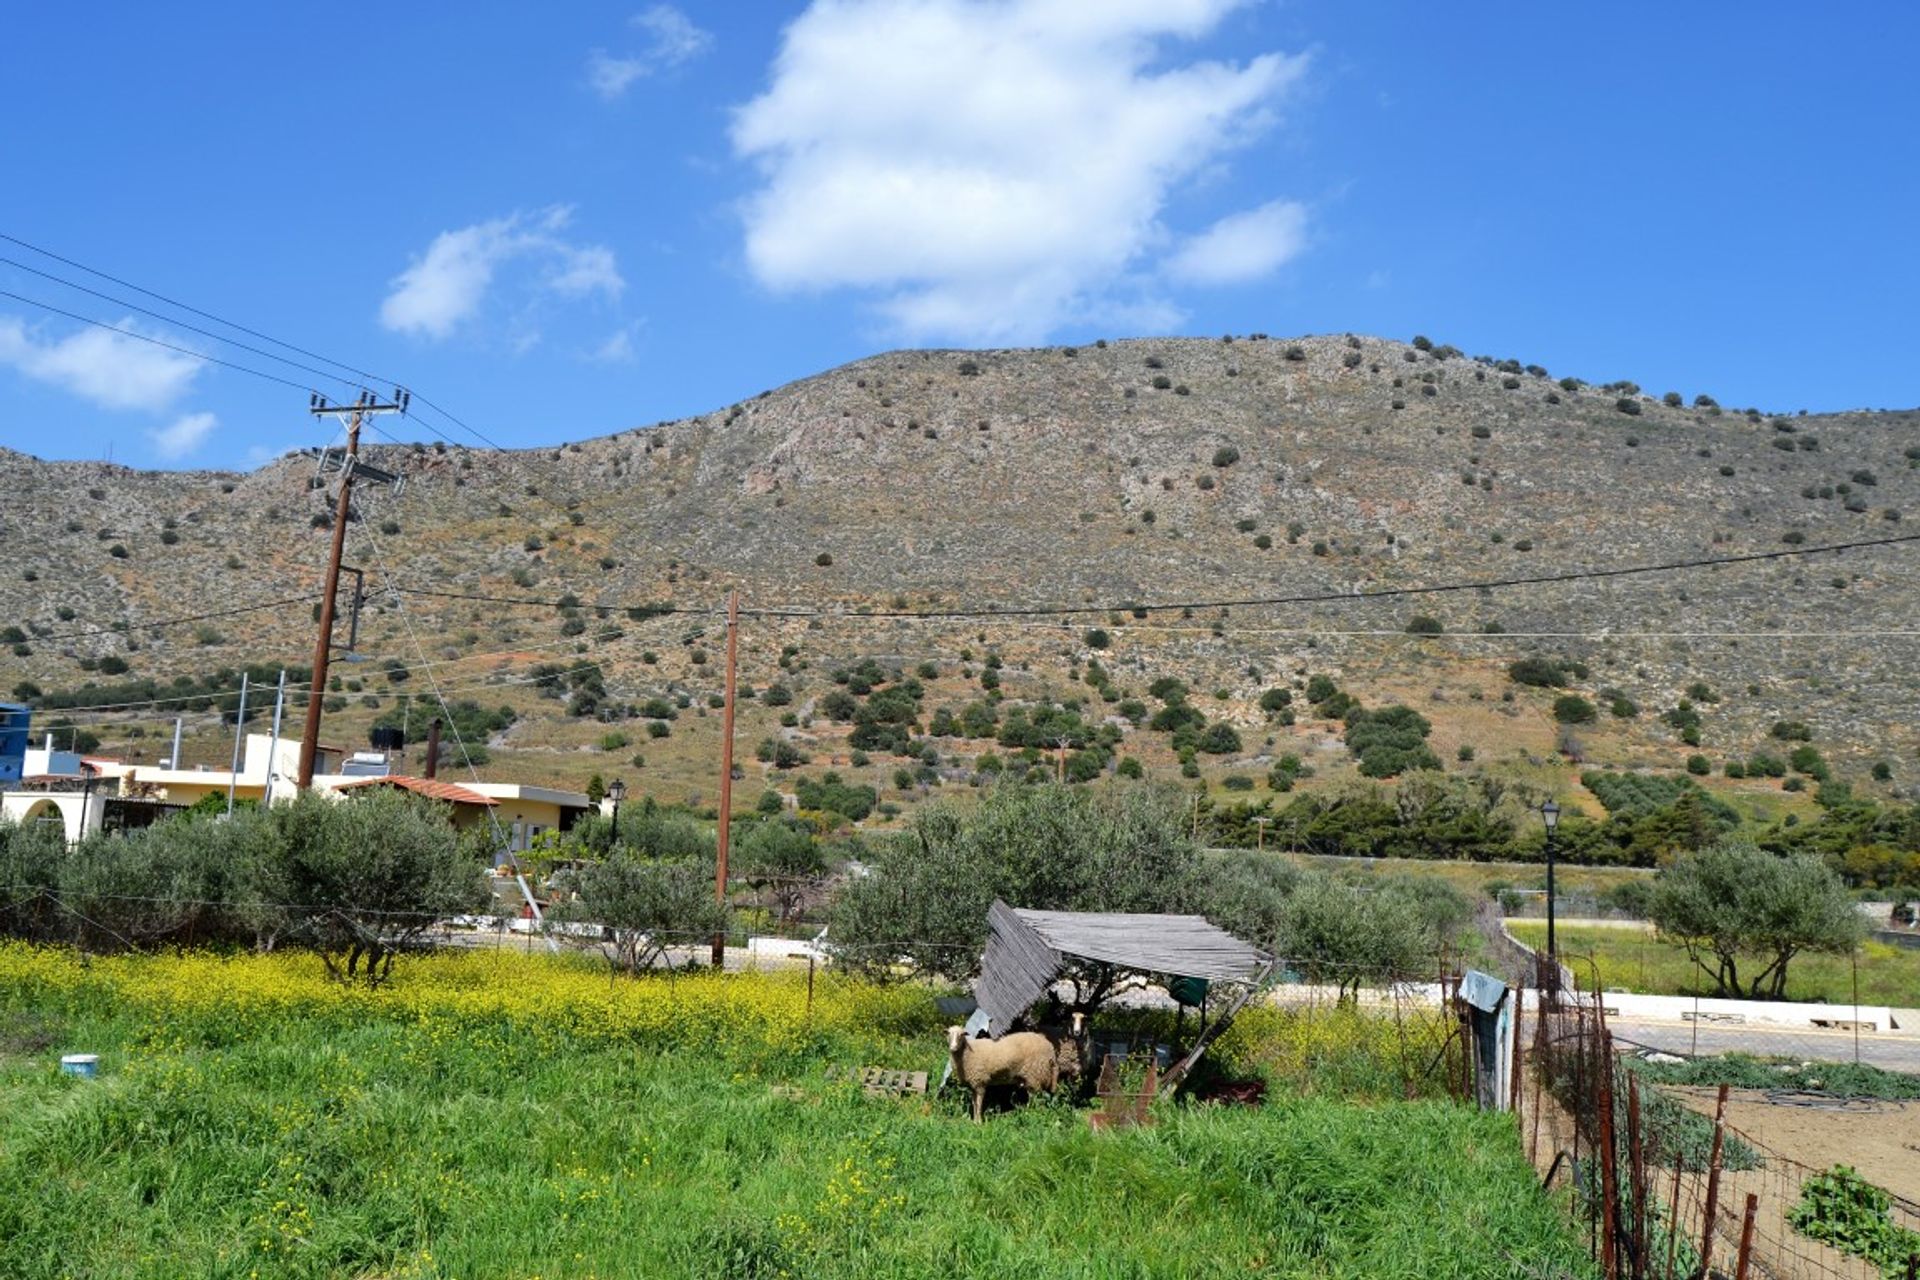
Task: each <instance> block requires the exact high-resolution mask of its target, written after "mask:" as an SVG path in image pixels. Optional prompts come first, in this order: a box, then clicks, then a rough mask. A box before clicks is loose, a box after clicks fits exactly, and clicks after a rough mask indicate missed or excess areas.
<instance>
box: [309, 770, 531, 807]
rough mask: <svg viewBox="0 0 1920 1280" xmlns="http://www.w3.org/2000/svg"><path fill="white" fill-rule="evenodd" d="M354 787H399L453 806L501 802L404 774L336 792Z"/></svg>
mask: <svg viewBox="0 0 1920 1280" xmlns="http://www.w3.org/2000/svg"><path fill="white" fill-rule="evenodd" d="M353 787H399V788H401V789H403V790H406V791H411V792H413V794H415V795H417V796H425V797H426V798H427V799H429V800H445V801H448V802H450V803H452V804H477V805H495V804H498V803H499V801H497V800H495V799H493V797H491V796H483V795H481V794H480V793H479V792H478V791H473V790H470V789H469V788H467V787H463V786H461V785H460V784H459V783H457V782H442V781H440V779H438V778H409V777H407V776H405V775H404V774H397V773H395V774H389V775H387V776H386V777H384V778H358V779H356V780H354V781H352V782H343V783H341V784H340V785H339V786H337V787H335V788H334V790H335V791H346V790H349V789H351V788H353Z"/></svg>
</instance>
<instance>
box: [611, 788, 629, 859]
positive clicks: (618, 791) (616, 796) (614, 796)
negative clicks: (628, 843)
mask: <svg viewBox="0 0 1920 1280" xmlns="http://www.w3.org/2000/svg"><path fill="white" fill-rule="evenodd" d="M626 798H627V784H626V783H624V782H622V781H620V779H618V778H615V779H614V780H613V781H612V782H609V783H608V784H607V799H609V800H611V801H613V838H612V840H610V841H609V842H608V843H609V844H619V843H620V802H621V801H622V800H625V799H626Z"/></svg>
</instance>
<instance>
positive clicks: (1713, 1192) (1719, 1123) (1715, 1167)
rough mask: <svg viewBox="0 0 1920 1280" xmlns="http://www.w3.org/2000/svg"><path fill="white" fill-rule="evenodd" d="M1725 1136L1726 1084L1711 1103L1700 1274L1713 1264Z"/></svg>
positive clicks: (1709, 1270)
mask: <svg viewBox="0 0 1920 1280" xmlns="http://www.w3.org/2000/svg"><path fill="white" fill-rule="evenodd" d="M1726 1137H1727V1086H1726V1085H1724V1084H1723V1085H1721V1086H1720V1095H1719V1097H1718V1098H1716V1099H1715V1100H1714V1104H1713V1153H1712V1154H1711V1155H1709V1156H1708V1157H1707V1211H1706V1214H1705V1215H1704V1217H1705V1226H1703V1227H1702V1228H1701V1230H1700V1274H1701V1275H1703V1276H1704V1275H1709V1274H1711V1272H1712V1264H1713V1218H1714V1215H1715V1214H1716V1213H1718V1212H1719V1211H1720V1147H1721V1144H1722V1143H1724V1142H1725V1141H1726Z"/></svg>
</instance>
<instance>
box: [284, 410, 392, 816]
mask: <svg viewBox="0 0 1920 1280" xmlns="http://www.w3.org/2000/svg"><path fill="white" fill-rule="evenodd" d="M409 399H411V396H410V395H409V394H408V393H407V392H405V391H402V390H400V389H399V388H397V387H396V388H395V389H394V393H393V400H392V402H391V403H388V404H379V403H377V402H376V401H375V399H374V395H373V393H372V392H371V391H362V392H361V393H360V396H359V398H358V399H356V400H355V401H354V402H353V403H352V404H351V405H330V404H328V403H327V402H326V400H325V399H324V398H323V397H321V396H318V395H316V396H314V397H313V398H312V399H311V400H309V401H308V403H307V412H309V413H311V414H312V415H313V416H314V417H316V418H319V417H336V418H344V419H345V420H346V424H347V452H346V456H345V457H344V458H342V459H339V460H335V459H334V458H333V456H332V451H331V450H322V451H320V454H319V458H320V469H321V471H323V472H324V471H329V470H333V469H335V468H336V467H337V469H338V470H339V472H340V498H339V501H338V502H336V503H335V504H334V512H333V545H332V548H331V550H330V551H329V552H328V553H327V582H326V587H325V592H324V594H323V595H322V596H321V597H320V634H319V637H318V638H317V639H316V640H315V641H314V645H313V681H312V683H311V684H310V685H308V687H307V719H306V723H305V725H304V727H303V728H302V729H301V731H300V771H299V776H298V777H297V778H296V779H295V782H296V784H297V785H298V786H299V788H300V789H301V790H302V791H305V790H306V789H307V788H309V787H311V786H312V785H313V757H314V753H315V752H316V751H318V750H319V747H320V709H321V708H320V704H321V703H322V702H323V701H325V699H326V692H327V659H328V658H329V657H330V656H331V653H332V649H333V613H334V597H335V596H336V595H337V594H339V591H340V555H341V552H343V551H344V550H345V549H346V543H347V513H348V512H349V511H350V510H351V504H352V501H353V480H354V476H355V475H356V474H359V475H364V476H366V477H367V478H368V479H369V480H378V481H384V482H385V483H387V484H390V485H392V486H393V488H394V491H395V492H396V493H397V492H399V490H400V488H401V486H402V485H403V484H404V483H405V481H404V480H403V479H402V478H401V477H400V476H397V475H394V474H393V473H391V472H387V471H382V470H380V469H379V468H378V467H369V466H364V465H362V464H361V462H360V426H361V423H362V422H364V421H365V420H366V419H368V418H370V417H372V416H374V415H375V414H380V413H405V412H406V411H407V401H408V400H409Z"/></svg>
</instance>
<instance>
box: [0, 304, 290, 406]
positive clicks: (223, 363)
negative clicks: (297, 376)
mask: <svg viewBox="0 0 1920 1280" xmlns="http://www.w3.org/2000/svg"><path fill="white" fill-rule="evenodd" d="M0 298H12V299H13V300H14V301H15V302H24V303H26V304H27V305H28V306H30V307H39V308H40V309H41V310H42V311H50V312H52V313H53V314H54V315H57V316H65V317H66V318H67V319H69V320H78V321H79V322H80V323H81V324H90V325H92V326H93V327H94V328H96V329H105V330H106V331H107V332H109V333H117V334H119V335H121V336H122V337H126V338H135V339H138V340H139V341H141V342H148V343H152V344H153V345H154V346H156V347H165V348H166V349H167V350H168V351H177V352H179V353H180V354H181V355H183V356H191V357H192V358H193V359H195V360H201V361H204V362H206V363H207V364H217V365H219V366H220V367H221V368H223V369H233V370H236V371H238V372H240V373H250V374H252V375H253V376H254V377H256V378H264V379H266V380H267V381H268V382H277V383H279V384H280V385H281V386H283V387H292V388H293V389H294V390H295V391H305V392H308V393H309V394H311V395H318V394H320V392H319V389H318V388H316V387H311V386H308V385H307V384H306V383H304V382H295V381H293V380H292V379H291V378H282V377H280V376H279V375H278V374H272V373H264V372H262V371H261V370H259V369H252V368H249V367H247V366H246V365H244V364H235V363H234V362H233V361H231V360H222V359H221V358H220V357H218V356H210V355H208V354H207V353H206V352H204V351H195V350H194V349H193V348H192V347H183V346H180V345H179V344H178V343H173V342H167V341H165V340H164V339H161V338H155V337H152V336H150V335H148V334H144V333H141V332H140V331H139V330H137V329H123V328H121V327H120V326H119V325H117V324H108V323H107V322H106V321H104V320H95V319H94V318H93V317H91V316H83V315H81V314H80V313H79V312H77V311H68V310H66V309H65V308H64V307H56V306H54V305H53V304H52V303H50V302H41V301H39V300H38V299H36V298H29V297H27V296H25V295H24V294H18V293H13V292H11V291H9V290H6V289H0Z"/></svg>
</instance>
